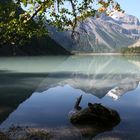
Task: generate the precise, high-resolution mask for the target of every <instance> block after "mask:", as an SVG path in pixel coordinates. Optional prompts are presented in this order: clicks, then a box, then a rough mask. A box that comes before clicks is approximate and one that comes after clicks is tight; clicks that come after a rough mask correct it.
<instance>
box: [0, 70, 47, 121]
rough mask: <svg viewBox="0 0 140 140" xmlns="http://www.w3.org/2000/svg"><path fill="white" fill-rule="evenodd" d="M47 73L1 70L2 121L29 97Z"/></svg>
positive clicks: (0, 105) (0, 103) (0, 108)
mask: <svg viewBox="0 0 140 140" xmlns="http://www.w3.org/2000/svg"><path fill="white" fill-rule="evenodd" d="M44 76H46V74H37V73H34V74H32V73H14V72H10V71H0V123H2V122H3V121H4V120H5V119H6V118H7V117H8V116H9V114H10V113H11V112H13V111H14V110H15V109H16V108H17V107H18V106H19V104H21V103H22V102H23V101H25V100H26V99H28V98H29V97H30V96H31V95H32V93H33V92H34V90H35V89H36V87H37V85H38V84H39V82H40V81H41V80H42V78H43V77H44Z"/></svg>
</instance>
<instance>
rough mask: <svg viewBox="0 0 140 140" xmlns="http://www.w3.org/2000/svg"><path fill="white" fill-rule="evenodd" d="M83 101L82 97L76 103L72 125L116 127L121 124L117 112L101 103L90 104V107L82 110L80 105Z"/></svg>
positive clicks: (71, 119) (72, 115)
mask: <svg viewBox="0 0 140 140" xmlns="http://www.w3.org/2000/svg"><path fill="white" fill-rule="evenodd" d="M81 100H82V96H80V97H79V98H78V99H77V101H76V103H75V106H74V108H75V112H73V113H72V114H71V116H70V121H71V123H72V124H75V125H76V124H78V125H80V124H86V125H87V124H90V125H91V124H94V125H95V124H97V123H98V124H101V125H104V126H105V125H106V126H108V127H109V126H112V127H113V126H115V125H117V124H118V123H119V122H120V116H119V114H118V112H117V111H115V110H113V109H110V108H107V107H105V106H103V105H101V104H100V103H94V104H92V103H88V107H86V108H84V109H82V108H81V107H80V106H79V104H80V102H81Z"/></svg>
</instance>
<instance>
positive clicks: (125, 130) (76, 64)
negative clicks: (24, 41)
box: [0, 55, 140, 140]
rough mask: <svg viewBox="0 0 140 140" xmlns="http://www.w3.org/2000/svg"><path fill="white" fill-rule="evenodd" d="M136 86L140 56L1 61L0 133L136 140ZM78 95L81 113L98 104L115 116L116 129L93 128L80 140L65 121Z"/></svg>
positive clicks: (139, 110) (139, 126)
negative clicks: (27, 130) (22, 129)
mask: <svg viewBox="0 0 140 140" xmlns="http://www.w3.org/2000/svg"><path fill="white" fill-rule="evenodd" d="M139 81H140V56H125V57H124V56H86V55H84V56H82V55H81V56H46V57H45V56H42V57H1V58H0V128H1V130H5V129H9V128H10V127H11V126H13V125H14V126H28V127H33V128H47V129H54V131H56V130H59V132H60V131H61V138H63V134H62V131H64V130H69V132H71V133H69V134H68V135H67V136H70V137H71V135H73V137H72V138H70V139H76V138H75V137H74V135H76V134H79V135H80V137H79V138H78V139H97V140H104V139H105V140H121V139H126V140H139V139H140V133H139V132H140V84H139ZM80 95H83V98H82V101H81V104H80V105H81V107H82V108H85V107H87V105H88V102H92V103H101V104H102V105H104V106H105V107H109V108H111V109H114V110H116V111H117V112H118V113H119V115H120V118H121V121H120V123H119V124H118V125H116V126H114V127H113V128H110V129H106V128H103V126H102V128H99V127H98V126H97V125H95V126H93V128H92V131H91V132H90V133H89V132H87V131H86V129H85V132H84V135H83V134H82V132H81V131H80V129H78V127H76V126H75V125H73V124H72V123H71V122H70V120H69V112H70V111H71V110H73V108H74V104H75V102H76V99H77V98H78V97H79V96H80ZM75 133H76V134H75ZM64 135H65V134H64ZM64 137H65V136H64ZM64 139H65V138H64ZM67 139H68V138H67Z"/></svg>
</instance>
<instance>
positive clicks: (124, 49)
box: [121, 46, 140, 54]
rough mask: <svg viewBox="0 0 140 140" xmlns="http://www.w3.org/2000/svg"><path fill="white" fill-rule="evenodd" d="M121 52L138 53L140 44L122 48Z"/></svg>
mask: <svg viewBox="0 0 140 140" xmlns="http://www.w3.org/2000/svg"><path fill="white" fill-rule="evenodd" d="M121 53H123V54H138V53H140V46H139V47H132V48H122V49H121Z"/></svg>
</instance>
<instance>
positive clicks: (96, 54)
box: [73, 53, 140, 56]
mask: <svg viewBox="0 0 140 140" xmlns="http://www.w3.org/2000/svg"><path fill="white" fill-rule="evenodd" d="M73 55H81V56H82V55H85V56H86V55H89V56H101V55H103V56H137V55H138V56H140V53H135V54H122V53H74V54H73Z"/></svg>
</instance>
